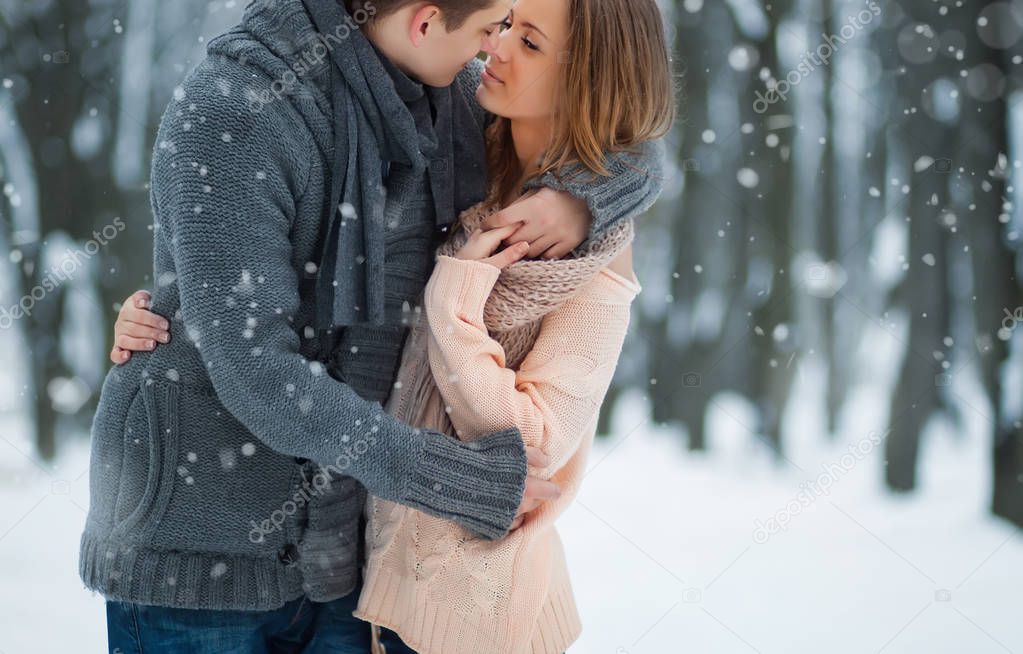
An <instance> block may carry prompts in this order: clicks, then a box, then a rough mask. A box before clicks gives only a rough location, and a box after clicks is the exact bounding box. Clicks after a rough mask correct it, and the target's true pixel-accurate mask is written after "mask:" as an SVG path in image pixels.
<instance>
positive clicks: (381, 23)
mask: <svg viewBox="0 0 1023 654" xmlns="http://www.w3.org/2000/svg"><path fill="white" fill-rule="evenodd" d="M393 19H394V16H388V17H386V18H384V19H382V20H371V21H369V22H368V23H366V24H365V25H363V26H362V31H363V33H364V34H365V35H366V38H367V39H368V40H369V42H370V43H372V44H373V47H375V48H376V49H377V52H379V53H380V55H381V56H382V57H385V58H386V59H387V61H389V62H391V63H392V64H394V66H395V67H396V68H397V69H398V70H400V71H401V72H403V73H405V74H406V75H408V76H409V78H410V79H413V80H415V81H417V82H419V81H420V80H419V79H417V78H416V76H415V75H413V74H412V72H411V70H409V67H408V66H406V65H405V64H404V63H403V61H404V57H403V56H402V49H401V48H400V47H399V45H398V43H397V42H396V41H395V40H394V39H393V38H390V37H391V36H393V35H394V34H396V33H397V32H395V30H394V28H395V26H394V25H390V26H389V25H388V21H391V20H393Z"/></svg>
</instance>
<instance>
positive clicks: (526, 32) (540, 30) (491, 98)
mask: <svg viewBox="0 0 1023 654" xmlns="http://www.w3.org/2000/svg"><path fill="white" fill-rule="evenodd" d="M568 6H569V0H518V2H516V3H515V6H514V9H513V10H512V13H511V14H510V15H509V22H508V23H507V24H506V25H505V26H504V28H503V29H504V31H503V32H502V33H501V35H500V37H498V42H497V46H496V48H494V49H492V50H488V54H489V56H488V57H487V61H486V69H485V71H484V73H483V76H482V78H481V84H480V87H479V89H478V90H477V92H476V96H477V97H478V98H479V101H480V104H481V105H482V106H483V108H484V109H486V110H487V111H489V112H491V113H493V114H495V115H497V116H502V117H504V118H511V119H513V120H514V119H538V118H540V119H542V118H548V117H550V115H551V114H552V113H553V111H554V101H555V91H556V89H557V85H558V83H559V81H560V79H561V66H562V65H563V64H565V63H567V59H566V57H567V56H568V53H567V44H568V32H569V25H568Z"/></svg>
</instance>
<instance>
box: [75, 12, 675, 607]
mask: <svg viewBox="0 0 1023 654" xmlns="http://www.w3.org/2000/svg"><path fill="white" fill-rule="evenodd" d="M235 30H245V31H247V32H248V33H249V34H251V35H252V39H251V41H252V44H253V45H252V47H249V48H246V49H243V50H239V51H235V52H232V53H230V55H229V54H226V53H224V52H218V51H217V50H216V49H215V47H214V46H215V43H216V41H214V42H213V43H211V50H210V53H209V55H208V57H207V59H205V60H204V61H203V62H202V63H201V64H200V65H199V66H198V67H197V68H196V69H195V70H194V71H192V72H191V73H190V74H189V76H188V78H187V79H186V80H185V82H184V83H183V84H182V86H181V88H179V89H177V90H176V92H175V98H174V100H173V101H172V102H171V103H170V105H169V106H168V108H167V111H166V112H165V114H164V117H163V120H162V122H161V126H160V130H159V133H158V135H157V141H156V148H155V151H154V157H153V170H152V205H153V211H154V215H155V222H154V230H153V233H154V251H153V252H154V254H153V257H154V279H155V281H156V288H155V289H154V294H153V310H154V311H155V312H157V313H160V314H163V315H166V316H168V317H172V318H173V320H172V327H171V330H172V336H173V338H172V341H171V343H170V344H168V345H163V346H161V347H160V348H158V349H157V350H156V351H155V352H153V353H140V354H137V355H136V356H134V357H133V358H132V360H131V361H130V362H129V363H128V364H126V365H124V366H121V367H117V368H114V369H112V370H111V371H110V373H109V374H108V376H107V379H106V380H105V382H104V385H103V389H102V393H101V398H100V404H99V407H98V409H97V413H96V417H95V420H94V423H93V429H92V461H91V470H90V500H91V504H90V510H89V516H88V519H87V522H86V527H85V531H84V533H83V535H82V543H81V545H82V547H81V559H80V574H81V577H82V579H83V581H84V582H85V584H86V586H87V587H89V588H91V589H94V590H97V591H99V592H101V593H102V594H103V595H104V596H105V597H107V598H108V599H119V600H124V601H131V602H138V603H143V604H157V605H164V606H179V607H186V608H208V609H248V610H266V609H272V608H275V607H278V606H280V605H282V604H283V603H284V602H286V601H288V600H290V599H293V598H295V597H298V596H300V595H301V594H302V593H303V585H304V579H303V576H304V566H302V565H299V559H300V552H301V549H300V545H302V544H303V538H304V536H305V535H306V532H307V531H315V527H316V525H310V524H309V515H308V511H307V507H308V505H309V504H311V503H312V502H314V501H318V500H320V499H322V497H324V495H325V494H326V493H327V492H328V491H327V490H326V489H325V488H321V487H319V486H318V484H317V478H316V477H314V478H313V479H312V480H311V481H312V483H306V479H305V478H304V473H308V472H309V471H310V469H311V468H312V465H315V464H318V465H320V466H323V467H325V468H327V469H328V470H330V473H331V477H332V478H333V479H335V480H337V479H343V480H346V482H345V483H344V484H341V485H340V486H339V485H338V484H337V482H336V481H335V483H334V485H333V486H332V490H331V491H329V492H330V493H331V498H332V499H331V502H330V504H333V505H336V506H338V507H341V506H345V505H347V504H353V503H361V498H362V497H363V496H364V495H363V494H364V492H365V490H368V491H369V492H371V493H373V494H374V495H377V496H379V497H383V498H385V499H389V500H392V501H396V502H400V503H403V504H406V505H408V506H412V507H415V508H418V509H420V510H423V511H426V512H428V513H431V514H433V515H438V516H441V517H444V518H447V519H451V520H455V521H457V522H459V523H461V524H463V525H464V526H466V527H468V528H469V529H472V530H473V531H475V532H477V533H479V534H480V535H482V536H484V537H487V538H497V537H500V536H502V535H504V534H505V533H507V529H508V525H509V524H510V522H511V520H512V518H513V516H514V513H515V510H516V507H517V505H518V503H519V500H520V499H521V496H522V490H523V485H524V479H525V474H526V465H525V457H524V448H523V445H522V441H521V437H520V435H519V434H518V432H517V430H515V429H509V430H505V431H502V432H498V433H496V434H493V435H491V436H488V437H486V438H483V439H481V440H479V441H476V442H474V443H461V442H459V441H457V440H454V439H450V438H448V437H446V436H443V435H441V434H437V433H433V432H427V431H422V430H417V429H414V428H413V427H411V426H409V425H405V424H403V423H401V422H398V421H397V420H395V419H393V418H391V417H389V416H388V415H386V414H384V413H383V412H382V410H381V406H380V403H379V402H378V401H371V400H368V399H366V398H364V397H361V396H360V395H359V394H358V393H357V392H356V391H355V390H354V389H353V388H352V387H351V386H350V385H348V384H345V383H339V382H338V380H336V379H334V378H333V377H332V376H331V374H329V371H328V370H327V369H326V368H325V366H324V365H322V364H321V363H319V362H317V361H316V359H318V358H322V357H323V353H322V352H320V351H318V347H319V346H318V339H317V338H316V336H315V334H313V333H312V330H310V329H307V328H308V327H309V325H310V322H311V320H312V317H313V300H314V297H313V293H312V290H313V289H312V288H310V287H309V285H308V284H303V280H304V279H307V278H308V277H309V273H310V269H309V264H310V262H311V261H312V260H313V259H314V253H315V251H316V247H315V246H316V244H317V240H318V239H320V238H322V228H323V216H324V210H325V203H326V199H325V198H326V193H327V190H328V188H327V187H328V185H329V162H330V161H331V156H332V154H333V153H332V152H331V142H332V138H331V137H332V125H331V121H330V108H329V106H328V105H329V99H328V97H327V95H326V94H325V93H324V92H323V89H320V88H317V87H316V85H315V84H314V83H312V81H307V82H308V83H303V84H300V85H299V86H298V88H297V89H293V92H292V93H291V94H289V95H287V96H285V97H283V98H280V99H278V98H274V99H273V100H272V101H271V102H269V103H265V104H262V105H261V106H260V107H259V110H254V109H253V99H254V98H256V99H257V100H258V98H260V97H265V95H262V94H264V92H265V91H266V90H267V89H271V88H274V83H275V77H274V75H275V74H278V73H280V72H281V70H282V66H284V67H285V68H287V65H286V62H287V60H288V58H289V57H291V56H293V55H294V53H296V52H298V51H300V50H301V48H302V47H303V45H308V43H309V38H310V37H311V32H312V27H311V25H310V24H309V20H308V17H307V16H306V15H305V13H304V11H303V9H302V6H301V2H299V1H298V0H277V1H272V0H256V2H254V3H252V4H251V5H250V6H249V8H248V9H247V11H246V18H245V20H244V21H243V24H242V25H240V26H239V27H237V28H235ZM360 36H361V35H360ZM380 83H382V84H388V83H390V81H389V80H387V79H386V78H384V79H381V80H380ZM480 165H483V162H480ZM640 177H643V175H640ZM625 184H626V185H627V186H628V187H629V188H633V187H634V186H635V179H634V178H630V179H629V180H628V181H626V182H625ZM659 188H660V182H659V180H655V181H653V182H651V183H650V185H649V188H645V189H639V190H634V192H630V193H628V194H626V195H625V196H622V197H617V196H616V194H615V192H614V191H613V190H609V185H607V184H595V185H594V186H593V189H594V190H593V191H592V192H590V193H589V194H581V195H582V196H583V197H586V199H587V201H588V202H589V203H590V206H591V208H594V207H596V208H598V211H595V216H597V214H598V213H599V214H600V217H603V216H616V215H617V214H619V213H622V215H624V214H625V213H628V212H631V211H634V210H636V209H637V208H639V209H642V208H645V206H648V205H649V202H650V201H652V197H653V195H656V191H657V190H659ZM570 190H573V192H576V190H575V189H570ZM577 194H580V193H577ZM637 198H642V199H637ZM618 205H620V206H618ZM399 213H401V212H400V211H399ZM423 281H425V280H423ZM305 460H309V461H311V462H312V464H311V465H307V464H305ZM363 486H364V487H365V490H363ZM346 508H350V507H346ZM357 540H358V537H356V538H355V539H353V541H355V542H357ZM347 565H349V566H352V565H354V563H351V562H349V563H348V564H347Z"/></svg>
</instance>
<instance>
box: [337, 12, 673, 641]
mask: <svg viewBox="0 0 1023 654" xmlns="http://www.w3.org/2000/svg"><path fill="white" fill-rule="evenodd" d="M610 46H613V47H610ZM669 71H670V65H669V61H668V56H667V49H666V45H665V42H664V33H663V28H662V24H661V19H660V14H659V12H658V9H657V7H656V4H655V2H654V0H518V2H517V3H516V4H515V5H514V7H513V9H512V13H511V15H510V16H509V20H508V22H507V23H506V25H505V26H504V31H503V34H502V36H501V43H500V46H499V47H498V48H497V50H496V51H494V52H493V53H491V55H490V57H489V59H488V60H487V65H486V67H485V69H484V72H483V75H482V79H481V85H480V87H479V90H478V91H477V97H478V98H479V100H480V104H482V105H483V107H484V108H485V109H487V110H488V111H490V112H491V113H493V114H495V115H497V116H498V118H497V120H496V121H495V122H494V123H493V124H492V125H491V127H490V128H489V131H488V153H489V155H490V156H489V158H490V162H489V163H490V175H491V194H490V197H489V198H488V199H487V200H486V201H484V202H483V203H481V204H480V205H478V206H476V207H473V208H471V209H469V210H467V211H466V212H465V213H464V214H463V215H462V216H460V219H459V223H458V228H456V230H455V232H454V233H453V235H452V237H451V238H450V239H449V240H448V242H446V243H444V244H443V245H442V246H441V247H440V249H439V250H438V258H437V264H436V267H435V269H434V271H433V274H432V276H431V277H430V280H429V282H428V283H427V286H426V289H425V293H424V297H423V314H424V317H423V318H422V319H420V321H419V322H418V323H417V324H416V325H415V326H414V327H413V329H412V332H411V334H410V336H409V338H408V340H407V342H406V346H405V350H404V355H403V359H402V364H401V369H400V370H399V373H398V382H397V383H396V384H395V390H394V391H393V392H392V394H391V396H390V398H389V399H388V403H387V409H388V411H389V412H390V413H392V414H393V415H395V417H397V418H399V419H402V420H405V421H406V422H408V423H409V424H413V425H416V426H417V427H424V428H430V429H437V430H440V431H445V432H447V433H451V434H452V435H457V437H458V438H460V439H462V440H466V441H471V440H473V439H475V438H477V437H479V436H483V435H485V434H487V433H489V432H492V431H496V430H500V429H504V428H507V427H509V426H515V427H518V428H519V430H520V431H521V433H522V436H523V440H524V441H525V444H526V445H531V446H534V447H537V448H540V449H542V450H543V451H545V452H546V453H547V455H548V457H549V460H550V462H549V465H548V466H547V467H546V468H545V469H543V470H537V471H535V474H536V475H537V476H540V477H542V478H546V479H550V480H552V481H554V482H556V483H557V484H558V485H559V486H560V487H561V489H562V494H561V495H560V496H559V497H558V498H557V499H554V500H550V501H548V502H546V503H544V504H543V505H542V506H539V507H538V508H536V509H535V510H533V511H531V512H530V513H528V514H526V516H525V517H524V519H522V522H521V524H520V526H518V528H516V529H513V531H511V533H510V534H509V535H508V536H507V537H505V538H504V539H502V540H500V541H488V540H483V539H480V538H477V537H475V536H474V535H473V534H472V533H471V532H469V531H468V530H466V529H464V528H462V527H459V526H457V525H454V524H452V523H450V522H447V521H444V520H441V519H439V518H435V517H433V516H430V515H427V514H425V513H422V512H420V511H417V510H415V509H412V508H408V507H405V506H401V505H398V504H394V503H391V502H386V501H384V500H379V499H375V498H370V500H369V503H368V506H367V516H368V524H367V529H366V544H367V564H366V567H365V580H364V586H363V589H362V594H361V596H360V599H359V606H358V609H357V611H356V612H355V615H356V616H357V617H360V618H362V619H364V620H367V621H369V622H371V623H373V624H374V625H379V626H380V627H383V629H381V630H380V632H375V636H376V638H375V642H376V643H377V644H378V645H379V644H381V643H382V644H383V646H384V649H385V651H386V652H387V654H406V653H408V652H419V653H420V654H482V653H488V654H489V653H493V654H518V653H523V654H524V653H527V652H528V653H533V654H556V653H559V652H563V651H564V650H565V649H566V648H568V646H569V645H570V644H571V643H572V642H574V641H575V640H576V638H578V636H579V634H580V631H581V621H580V618H579V615H578V612H577V610H576V606H575V602H574V599H573V596H572V589H571V585H570V582H569V576H568V571H567V568H566V564H565V557H564V552H563V549H562V545H561V540H560V538H559V537H558V533H557V531H556V529H555V527H554V521H555V519H556V518H557V517H558V516H559V515H560V514H561V513H562V512H563V511H564V510H565V508H566V507H567V505H568V504H569V503H570V502H571V501H572V499H573V498H574V497H575V495H576V492H577V490H578V487H579V483H580V482H581V480H582V477H583V474H584V471H585V464H586V459H587V455H588V453H589V450H590V446H591V444H592V442H593V437H594V433H595V431H596V423H597V419H598V414H599V409H600V405H601V403H602V402H603V399H604V396H605V394H606V392H607V388H608V386H609V384H610V382H611V378H612V376H613V374H614V370H615V367H616V365H617V362H618V357H619V354H620V352H621V348H622V343H623V340H624V338H625V334H626V330H627V328H628V325H629V313H630V305H631V302H632V300H633V298H634V297H635V296H636V294H637V293H639V292H640V290H641V287H640V285H639V283H638V281H637V279H636V277H635V275H634V273H633V271H632V260H631V245H630V243H631V241H632V236H633V225H632V223H631V221H623V222H621V223H620V224H618V225H616V226H614V227H612V228H611V229H609V230H608V232H607V234H606V235H603V236H601V237H599V238H597V239H596V241H594V242H587V243H584V244H583V245H582V246H580V247H579V248H577V249H576V250H575V251H574V252H573V253H572V254H571V255H570V256H568V257H565V258H563V259H559V260H553V261H550V260H521V258H522V257H523V255H524V254H525V253H526V252H527V250H528V249H529V247H528V246H529V244H525V243H517V244H516V245H513V246H511V247H507V248H505V249H503V250H501V251H497V250H498V248H499V247H500V246H501V243H502V241H503V240H505V239H508V238H509V237H510V236H511V235H512V234H513V232H514V231H515V229H516V228H517V225H510V226H505V227H498V228H496V229H489V230H484V229H481V226H483V227H487V226H489V225H488V224H487V219H488V218H489V217H490V216H492V215H493V214H494V213H495V212H496V210H497V209H498V208H499V207H501V206H507V205H508V204H510V203H511V202H513V201H514V200H515V199H516V198H517V197H518V196H519V194H520V192H521V189H522V188H523V186H524V185H525V184H526V182H528V181H529V180H530V179H533V178H535V177H538V176H539V175H541V174H543V173H545V172H548V171H550V172H554V173H557V172H558V170H559V169H561V168H562V167H563V166H565V165H566V164H568V163H571V162H581V163H583V164H585V166H586V167H587V168H588V169H589V170H590V171H591V172H592V173H593V174H614V171H613V170H610V171H609V170H605V169H604V168H603V156H602V153H604V152H612V151H615V150H620V149H623V148H628V147H630V146H633V145H635V144H637V143H640V142H642V141H645V140H648V139H653V138H657V137H658V136H660V135H662V134H663V133H664V132H665V131H666V130H667V129H668V127H669V126H670V124H671V121H672V119H673V117H674V102H673V92H672V81H671V77H670V72H669ZM541 249H542V245H541ZM534 251H535V248H534ZM513 527H514V525H513ZM379 649H380V648H379V647H378V651H379Z"/></svg>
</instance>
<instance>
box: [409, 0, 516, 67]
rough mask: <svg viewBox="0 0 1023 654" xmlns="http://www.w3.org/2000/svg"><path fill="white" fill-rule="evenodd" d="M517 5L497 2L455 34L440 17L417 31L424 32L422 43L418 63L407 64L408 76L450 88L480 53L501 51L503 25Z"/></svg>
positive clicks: (418, 52)
mask: <svg viewBox="0 0 1023 654" xmlns="http://www.w3.org/2000/svg"><path fill="white" fill-rule="evenodd" d="M514 4H515V2H514V0H496V1H495V2H494V3H493V5H491V6H490V7H489V8H488V9H482V10H480V11H477V12H476V13H475V14H473V15H471V16H469V18H468V19H466V21H465V23H463V24H462V26H461V27H459V28H458V29H457V30H454V31H451V32H449V31H448V30H447V28H446V27H445V26H444V21H443V16H442V15H441V14H440V13H438V14H436V15H435V16H433V17H432V18H430V19H429V20H428V21H425V22H421V23H420V24H419V26H418V27H417V28H416V29H419V30H421V32H423V35H422V41H421V43H420V45H419V47H418V48H417V52H416V54H417V56H416V57H415V58H414V60H413V61H409V62H406V65H407V67H408V69H409V71H408V72H410V73H411V74H412V75H414V76H415V77H416V78H417V79H419V81H421V82H422V83H424V84H427V85H429V86H437V87H444V86H450V85H451V84H452V83H453V82H454V81H455V76H456V75H458V73H459V72H460V71H461V70H462V69H463V68H465V65H466V64H467V63H469V61H470V60H472V58H473V57H475V56H476V55H477V54H479V53H480V51H484V52H491V51H492V50H493V49H494V48H496V47H497V44H498V39H499V35H500V32H501V25H502V23H503V22H504V20H505V19H506V18H507V17H508V14H509V12H510V11H511V8H512V6H513V5H514Z"/></svg>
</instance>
